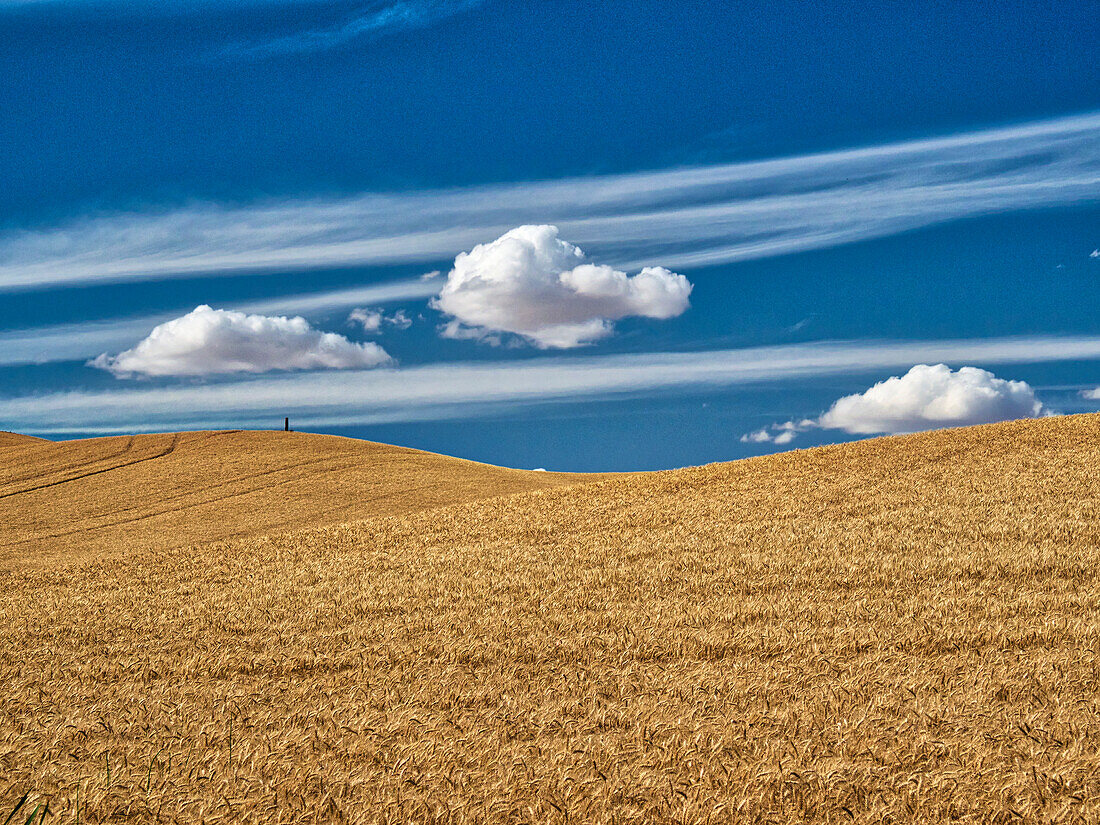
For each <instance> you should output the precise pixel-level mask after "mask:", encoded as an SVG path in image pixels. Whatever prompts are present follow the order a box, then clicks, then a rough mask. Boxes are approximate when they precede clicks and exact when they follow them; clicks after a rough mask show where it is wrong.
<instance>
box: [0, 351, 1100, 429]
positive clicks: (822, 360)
mask: <svg viewBox="0 0 1100 825" xmlns="http://www.w3.org/2000/svg"><path fill="white" fill-rule="evenodd" d="M1074 360H1077V361H1084V360H1093V361H1100V337H1095V336H1093V337H1077V338H1062V337H1041V338H1000V339H968V340H943V341H864V342H815V343H810V344H792V345H787V346H779V347H757V348H749V349H736V350H711V351H706V352H680V353H668V352H656V353H638V354H630V355H606V356H589V357H582V358H561V357H556V358H545V359H539V360H535V361H532V360H531V359H522V360H516V361H492V362H478V363H452V364H426V365H421V366H412V367H406V368H404V369H399V370H398V369H385V368H383V369H375V370H370V371H366V370H363V371H361V370H348V371H345V372H342V373H341V374H340V380H339V381H333V380H332V374H331V373H324V372H308V373H301V374H293V375H286V376H279V377H272V376H264V377H258V378H249V379H232V380H223V381H217V382H214V383H209V384H202V385H188V386H178V385H177V386H170V387H159V386H156V387H141V388H134V389H125V390H110V391H76V392H59V393H53V394H47V395H36V396H27V397H16V398H3V399H0V420H2V421H4V426H5V427H6V428H8V429H16V430H22V431H25V432H37V433H43V434H50V433H53V434H63V433H66V432H102V433H107V432H125V431H140V430H146V431H148V430H175V429H186V428H194V427H252V426H255V427H263V426H270V425H271V422H272V420H274V419H276V418H278V419H279V420H281V419H282V416H284V415H291V416H293V417H294V418H295V420H296V421H298V422H299V423H300V425H301V426H307V427H309V426H312V427H322V426H349V425H362V424H380V423H390V422H397V421H418V420H438V419H455V420H462V419H471V418H476V417H478V416H482V415H484V414H485V413H486V412H489V411H496V410H499V409H501V408H502V407H507V406H515V405H523V404H532V403H538V402H545V401H562V400H580V399H608V398H616V397H626V396H630V395H637V394H643V393H650V394H651V393H653V392H656V391H661V390H667V389H685V388H718V387H732V386H738V385H743V384H748V383H754V384H756V383H761V382H777V381H789V380H795V379H800V378H806V377H810V376H824V375H842V374H865V373H873V372H877V371H883V370H896V369H899V368H902V369H909V367H911V366H912V365H913V364H920V363H929V362H932V363H936V362H947V363H956V364H974V363H979V364H984V365H987V366H992V365H998V364H1025V363H1042V362H1055V361H1074Z"/></svg>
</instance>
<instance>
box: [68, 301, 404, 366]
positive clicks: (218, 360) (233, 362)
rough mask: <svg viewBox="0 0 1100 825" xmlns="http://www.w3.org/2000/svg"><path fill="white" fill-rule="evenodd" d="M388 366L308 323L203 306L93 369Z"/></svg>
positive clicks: (382, 356)
mask: <svg viewBox="0 0 1100 825" xmlns="http://www.w3.org/2000/svg"><path fill="white" fill-rule="evenodd" d="M389 360H390V357H389V356H388V355H387V354H386V352H385V350H383V349H382V348H381V347H380V346H378V345H377V344H374V343H365V344H355V343H352V342H351V341H349V340H348V339H347V338H345V337H344V336H342V335H337V334H335V333H332V332H322V331H320V330H317V329H314V328H313V327H311V326H310V325H309V322H308V321H306V319H305V318H286V317H283V316H268V315H246V314H245V313H243V312H235V311H231V310H224V309H212V308H211V307H209V306H206V305H205V304H203V305H202V306H198V307H196V308H195V309H194V310H193V311H191V312H189V313H188V314H187V315H184V316H183V317H181V318H176V319H174V320H171V321H166V322H165V323H163V324H160V325H159V326H157V327H156V328H154V329H153V331H152V332H151V333H149V336H148V337H147V338H145V339H144V340H143V341H141V342H140V343H139V344H138V345H137V346H135V347H133V348H132V349H128V350H126V351H124V352H121V353H119V354H118V355H115V356H110V355H107V354H106V353H104V354H103V355H100V356H99V357H98V358H96V359H94V360H93V361H90V362H89V364H90V366H94V367H99V368H100V369H105V370H108V371H110V372H112V373H114V375H115V376H116V377H119V378H125V377H129V376H132V375H135V374H139V375H215V374H219V373H233V372H250V373H257V372H270V371H273V370H315V369H348V368H352V367H358V368H366V367H376V366H379V365H381V364H385V363H387V362H389Z"/></svg>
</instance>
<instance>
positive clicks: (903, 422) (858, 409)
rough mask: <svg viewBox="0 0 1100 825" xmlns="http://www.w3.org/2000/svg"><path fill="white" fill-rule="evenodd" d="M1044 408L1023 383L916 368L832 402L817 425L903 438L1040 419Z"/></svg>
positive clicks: (965, 371) (973, 371) (970, 371)
mask: <svg viewBox="0 0 1100 825" xmlns="http://www.w3.org/2000/svg"><path fill="white" fill-rule="evenodd" d="M1042 412H1043V405H1042V403H1040V401H1039V400H1038V399H1037V398H1036V397H1035V393H1034V392H1033V391H1032V389H1031V387H1029V386H1028V385H1027V383H1026V382H1024V381H1005V380H1004V379H1002V378H997V377H996V376H995V375H994V374H993V373H991V372H988V371H986V370H983V369H978V368H977V367H961V368H959V370H958V371H956V372H952V371H951V368H950V367H948V366H946V365H945V364H937V365H935V366H929V365H927V364H918V365H917V366H915V367H913V368H912V369H911V370H909V372H907V373H906V374H905V375H903V376H901V377H897V376H895V377H893V378H888V379H886V380H885V381H880V382H879V383H878V384H875V385H874V386H873V387H871V388H870V389H869V390H867V391H866V392H864V393H861V394H859V395H848V396H845V397H844V398H841V399H839V400H837V401H836V402H834V404H833V405H832V406H831V407H830V408H829V409H828V410H826V411H825V413H824V415H822V416H821V417H820V418H819V419H818V420H817V423H818V425H819V426H821V427H825V428H827V429H836V430H844V431H845V432H847V433H853V434H866V433H907V432H917V431H920V430H928V429H934V428H936V427H955V426H967V425H971V424H990V423H992V422H994V421H1010V420H1013V419H1017V418H1033V417H1035V416H1037V415H1041V414H1042Z"/></svg>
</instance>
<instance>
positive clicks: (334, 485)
mask: <svg viewBox="0 0 1100 825" xmlns="http://www.w3.org/2000/svg"><path fill="white" fill-rule="evenodd" d="M576 480H577V476H574V475H567V474H559V473H533V472H525V471H522V470H508V469H504V468H502V467H491V466H488V465H486V464H476V463H474V462H472V461H462V460H460V459H456V458H448V457H446V456H440V455H433V454H431V453H424V452H420V451H418V450H409V449H405V448H403V447H391V446H388V445H385V444H374V443H371V442H369V441H358V440H354V439H350V438H337V437H335V436H324V435H309V434H305V433H282V432H241V431H231V432H198V433H169V434H165V435H139V436H120V437H115V438H93V439H88V440H84V441H62V442H57V443H54V442H50V441H43V440H42V439H35V438H29V437H27V436H17V435H13V434H9V433H0V524H2V525H3V526H4V530H3V532H2V533H0V566H7V565H10V564H12V563H15V564H23V563H25V562H26V561H27V560H28V559H32V558H33V559H36V560H38V561H45V562H49V563H56V562H59V561H64V562H70V561H72V560H73V559H74V558H82V557H86V556H88V555H94V556H96V557H101V556H102V555H103V554H105V553H113V552H119V551H126V550H133V549H136V548H144V549H165V548H168V547H178V546H180V545H187V544H193V543H199V542H209V541H218V540H226V539H230V538H236V537H244V536H256V535H267V534H271V533H274V532H278V531H284V530H292V529H302V528H304V527H313V526H321V525H326V524H337V523H341V522H346V521H351V520H354V519H362V518H367V517H369V516H376V515H396V514H401V513H408V512H413V511H415V510H422V509H427V508H431V507H439V506H441V505H444V504H454V503H456V502H460V501H471V500H473V499H477V498H486V497H489V496H496V495H503V494H506V493H514V492H519V491H524V490H536V489H541V488H543V487H548V486H554V485H558V484H562V483H572V482H574V481H576Z"/></svg>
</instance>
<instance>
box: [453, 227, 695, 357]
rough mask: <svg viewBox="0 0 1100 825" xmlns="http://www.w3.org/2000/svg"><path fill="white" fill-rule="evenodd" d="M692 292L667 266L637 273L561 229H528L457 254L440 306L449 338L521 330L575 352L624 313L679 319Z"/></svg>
mask: <svg viewBox="0 0 1100 825" xmlns="http://www.w3.org/2000/svg"><path fill="white" fill-rule="evenodd" d="M691 289H692V287H691V284H690V283H688V280H687V278H685V277H684V276H683V275H677V274H675V273H673V272H669V271H668V270H667V269H665V268H663V267H659V266H647V267H645V268H643V269H642V270H641V272H639V273H638V274H637V275H634V276H629V275H627V274H626V273H625V272H620V271H619V270H616V269H613V268H612V267H610V266H603V265H597V264H591V263H588V262H587V261H586V259H585V255H584V252H582V251H581V250H580V249H578V248H577V247H576V246H574V245H573V244H571V243H569V242H567V241H564V240H562V239H560V238H559V237H558V228H557V227H556V226H520V227H517V228H515V229H513V230H511V231H510V232H507V233H505V234H504V235H502V236H501V237H500V238H497V240H495V241H493V242H492V243H486V244H479V245H478V246H475V247H474V248H473V249H472V250H471V251H470V252H463V253H461V254H460V255H459V256H458V257H457V258H455V264H454V269H452V270H451V271H450V273H448V275H447V283H446V284H445V285H444V287H443V289H442V291H441V292H440V294H439V297H438V298H436V299H435V300H434V301H432V306H433V307H434V308H435V309H438V310H440V311H441V312H443V313H445V314H446V315H449V316H451V318H452V320H451V321H450V322H449V323H448V324H446V325H445V326H444V327H443V335H444V336H446V337H451V338H483V337H488V336H491V335H493V334H494V333H513V334H515V335H518V336H520V337H521V338H523V339H525V340H527V341H528V342H530V343H532V344H534V345H535V346H537V347H540V348H543V349H568V348H570V347H577V346H581V345H583V344H588V343H591V342H593V341H597V340H599V339H600V338H604V337H606V336H608V335H610V334H611V332H612V331H613V329H614V322H615V321H616V320H618V319H620V318H626V317H628V316H640V317H644V318H658V319H665V318H674V317H676V316H677V315H680V314H682V313H683V312H684V311H685V310H686V309H687V308H688V297H689V296H690V295H691Z"/></svg>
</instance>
